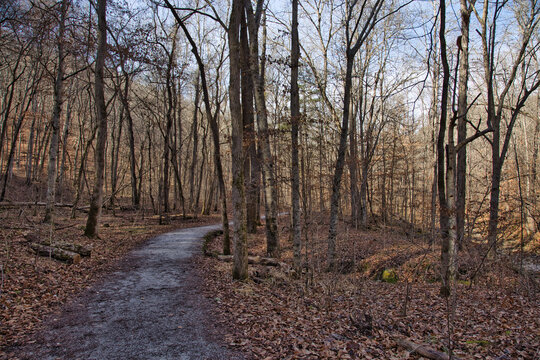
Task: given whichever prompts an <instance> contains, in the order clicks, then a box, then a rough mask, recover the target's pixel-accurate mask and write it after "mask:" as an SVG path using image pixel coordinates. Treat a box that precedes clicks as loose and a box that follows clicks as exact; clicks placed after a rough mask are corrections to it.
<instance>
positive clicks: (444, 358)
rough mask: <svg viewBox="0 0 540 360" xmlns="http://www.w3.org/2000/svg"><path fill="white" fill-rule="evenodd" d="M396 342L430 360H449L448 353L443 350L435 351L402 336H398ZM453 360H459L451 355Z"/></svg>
mask: <svg viewBox="0 0 540 360" xmlns="http://www.w3.org/2000/svg"><path fill="white" fill-rule="evenodd" d="M396 343H397V344H398V345H400V346H402V347H404V348H405V349H407V350H408V351H409V352H411V353H417V354H418V355H421V356H423V357H425V358H428V359H432V360H450V356H448V354H445V353H443V352H440V351H437V350H435V349H432V348H430V347H429V346H427V345H423V344H416V343H414V342H412V341H410V340H409V339H404V338H398V339H396ZM452 359H453V360H460V359H459V358H458V357H457V356H452Z"/></svg>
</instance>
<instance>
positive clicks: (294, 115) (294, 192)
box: [291, 0, 302, 270]
mask: <svg viewBox="0 0 540 360" xmlns="http://www.w3.org/2000/svg"><path fill="white" fill-rule="evenodd" d="M299 58H300V41H299V39H298V0H293V1H292V34H291V183H292V184H291V187H292V188H291V204H292V226H291V229H292V239H293V252H294V266H295V268H296V269H297V270H298V269H300V266H301V263H300V262H301V252H302V243H301V239H302V238H301V236H302V233H301V231H300V174H299V168H298V131H299V125H300V91H299V89H298V60H299Z"/></svg>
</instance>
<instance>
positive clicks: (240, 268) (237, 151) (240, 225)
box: [228, 0, 248, 280]
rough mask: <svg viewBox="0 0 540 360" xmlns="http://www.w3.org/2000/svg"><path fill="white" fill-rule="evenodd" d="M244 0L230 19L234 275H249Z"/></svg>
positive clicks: (237, 0)
mask: <svg viewBox="0 0 540 360" xmlns="http://www.w3.org/2000/svg"><path fill="white" fill-rule="evenodd" d="M242 2H243V0H233V3H232V10H231V18H230V22H229V30H228V37H229V64H230V71H229V102H230V111H231V122H232V131H231V133H232V145H231V152H232V203H233V214H234V232H233V240H234V263H233V279H239V280H244V279H247V278H248V271H247V270H248V261H247V260H248V259H247V229H246V214H245V210H244V206H245V200H246V198H245V191H244V166H243V161H244V155H243V150H244V149H243V144H242V139H243V134H242V133H243V123H242V105H241V103H240V68H241V65H240V51H241V47H240V36H239V35H240V34H239V30H240V22H241V14H242V13H241V12H242V11H243V5H242Z"/></svg>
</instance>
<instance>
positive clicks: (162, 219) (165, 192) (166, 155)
mask: <svg viewBox="0 0 540 360" xmlns="http://www.w3.org/2000/svg"><path fill="white" fill-rule="evenodd" d="M178 29H179V28H178V26H176V27H175V28H174V29H173V30H172V31H173V33H172V34H171V40H172V49H171V52H170V53H169V54H168V56H169V59H168V63H167V79H166V84H165V85H166V90H167V103H166V107H167V124H166V126H165V139H164V141H163V143H164V144H163V182H162V184H161V196H162V202H163V204H162V205H163V208H162V211H161V213H160V214H159V223H160V224H169V223H170V221H171V220H170V217H169V211H170V209H169V188H170V186H169V185H170V181H169V178H170V177H169V172H170V171H169V165H170V163H171V159H170V146H171V135H172V134H171V130H172V126H173V121H174V106H173V102H174V99H173V91H172V87H173V86H174V78H173V76H174V75H173V72H174V66H175V55H176V38H177V35H178ZM197 79H198V78H197ZM197 82H198V80H197ZM192 190H193V188H192ZM190 201H191V200H190Z"/></svg>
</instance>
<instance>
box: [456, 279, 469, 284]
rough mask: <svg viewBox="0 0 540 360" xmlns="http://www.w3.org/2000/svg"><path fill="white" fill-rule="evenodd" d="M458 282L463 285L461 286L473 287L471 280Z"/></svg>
mask: <svg viewBox="0 0 540 360" xmlns="http://www.w3.org/2000/svg"><path fill="white" fill-rule="evenodd" d="M457 282H458V284H461V285H467V286H470V285H471V280H469V279H467V280H458V281H457Z"/></svg>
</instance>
